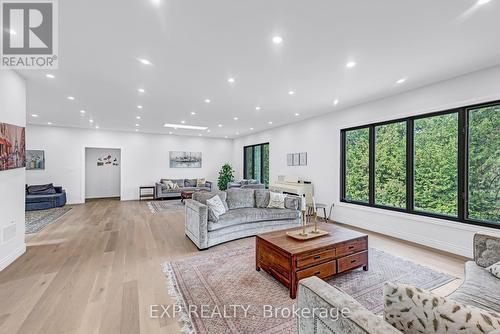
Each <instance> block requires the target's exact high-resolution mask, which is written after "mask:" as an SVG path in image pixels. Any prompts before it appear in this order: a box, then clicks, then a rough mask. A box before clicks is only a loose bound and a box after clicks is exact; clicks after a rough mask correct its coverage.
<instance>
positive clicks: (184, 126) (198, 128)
mask: <svg viewBox="0 0 500 334" xmlns="http://www.w3.org/2000/svg"><path fill="white" fill-rule="evenodd" d="M163 126H164V127H166V128H174V129H188V130H206V129H208V127H206V126H197V125H183V124H170V123H165V124H163Z"/></svg>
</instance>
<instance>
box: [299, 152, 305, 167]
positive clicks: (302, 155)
mask: <svg viewBox="0 0 500 334" xmlns="http://www.w3.org/2000/svg"><path fill="white" fill-rule="evenodd" d="M299 165H300V166H307V152H303V153H299Z"/></svg>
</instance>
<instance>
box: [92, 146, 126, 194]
mask: <svg viewBox="0 0 500 334" xmlns="http://www.w3.org/2000/svg"><path fill="white" fill-rule="evenodd" d="M108 156H111V159H110V160H111V161H110V163H109V164H106V163H105V162H104V161H102V163H103V165H100V166H99V165H97V161H98V159H103V157H108ZM115 159H116V163H117V164H115V162H114V160H115ZM120 168H121V158H120V150H119V149H108V148H86V149H85V198H106V197H120Z"/></svg>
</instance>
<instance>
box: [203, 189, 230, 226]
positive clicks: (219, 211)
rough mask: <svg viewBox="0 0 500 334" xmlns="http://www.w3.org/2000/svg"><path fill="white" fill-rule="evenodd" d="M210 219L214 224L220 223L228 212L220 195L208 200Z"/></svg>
mask: <svg viewBox="0 0 500 334" xmlns="http://www.w3.org/2000/svg"><path fill="white" fill-rule="evenodd" d="M207 206H208V219H209V220H211V221H213V222H214V223H216V222H218V221H219V217H220V216H221V215H223V214H225V213H226V212H227V208H226V206H225V205H224V202H222V200H221V198H220V197H219V195H215V196H213V197H212V198H209V199H207Z"/></svg>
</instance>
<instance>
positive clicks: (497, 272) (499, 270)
mask: <svg viewBox="0 0 500 334" xmlns="http://www.w3.org/2000/svg"><path fill="white" fill-rule="evenodd" d="M486 269H487V270H488V271H489V272H490V273H491V274H492V275H493V276H495V277H496V278H500V261H498V262H497V263H495V264H492V265H491V266H489V267H488V268H486ZM499 283H500V282H499Z"/></svg>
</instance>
